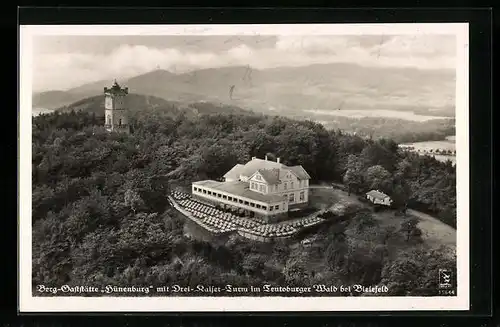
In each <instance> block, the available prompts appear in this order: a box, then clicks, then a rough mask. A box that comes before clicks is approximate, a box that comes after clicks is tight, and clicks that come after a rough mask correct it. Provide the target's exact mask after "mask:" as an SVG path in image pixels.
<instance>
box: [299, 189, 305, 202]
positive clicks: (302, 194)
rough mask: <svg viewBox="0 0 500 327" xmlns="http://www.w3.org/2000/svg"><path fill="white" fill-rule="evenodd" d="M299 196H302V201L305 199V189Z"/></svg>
mask: <svg viewBox="0 0 500 327" xmlns="http://www.w3.org/2000/svg"><path fill="white" fill-rule="evenodd" d="M299 197H300V201H304V199H305V197H304V192H303V191H302V192H300V195H299Z"/></svg>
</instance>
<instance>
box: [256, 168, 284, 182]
mask: <svg viewBox="0 0 500 327" xmlns="http://www.w3.org/2000/svg"><path fill="white" fill-rule="evenodd" d="M257 172H258V173H259V174H261V175H262V178H264V180H265V181H266V182H267V183H268V184H269V185H274V184H278V182H279V181H280V170H279V169H278V168H273V169H259V170H257Z"/></svg>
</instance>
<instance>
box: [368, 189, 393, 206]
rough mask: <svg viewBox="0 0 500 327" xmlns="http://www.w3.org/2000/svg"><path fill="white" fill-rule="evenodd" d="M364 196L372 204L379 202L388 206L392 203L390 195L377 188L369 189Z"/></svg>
mask: <svg viewBox="0 0 500 327" xmlns="http://www.w3.org/2000/svg"><path fill="white" fill-rule="evenodd" d="M366 198H367V199H368V200H369V201H370V202H372V203H373V204H380V205H385V206H390V205H391V204H392V199H391V197H390V196H388V195H387V194H385V193H383V192H381V191H379V190H371V191H369V192H367V193H366Z"/></svg>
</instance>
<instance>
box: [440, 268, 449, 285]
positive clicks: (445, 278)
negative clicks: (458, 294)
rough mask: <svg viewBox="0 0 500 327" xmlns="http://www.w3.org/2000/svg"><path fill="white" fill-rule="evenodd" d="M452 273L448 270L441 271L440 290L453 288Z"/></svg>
mask: <svg viewBox="0 0 500 327" xmlns="http://www.w3.org/2000/svg"><path fill="white" fill-rule="evenodd" d="M451 278H452V272H451V271H450V270H448V269H439V288H451V287H452V283H451Z"/></svg>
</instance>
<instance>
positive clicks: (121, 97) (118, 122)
mask: <svg viewBox="0 0 500 327" xmlns="http://www.w3.org/2000/svg"><path fill="white" fill-rule="evenodd" d="M127 95H128V87H125V88H122V87H120V85H118V83H117V82H116V80H115V82H114V84H113V86H112V87H111V88H107V87H105V88H104V115H105V127H106V130H107V131H109V132H112V131H115V132H125V133H130V126H129V121H128V106H127Z"/></svg>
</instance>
